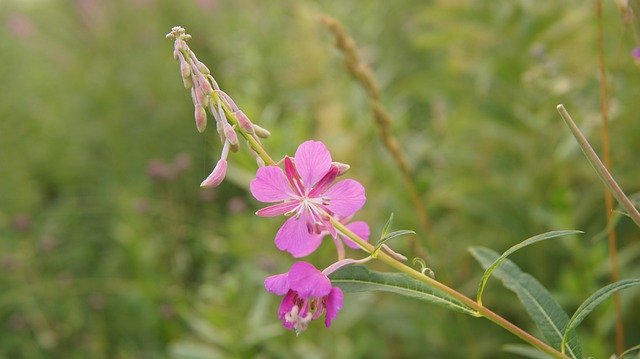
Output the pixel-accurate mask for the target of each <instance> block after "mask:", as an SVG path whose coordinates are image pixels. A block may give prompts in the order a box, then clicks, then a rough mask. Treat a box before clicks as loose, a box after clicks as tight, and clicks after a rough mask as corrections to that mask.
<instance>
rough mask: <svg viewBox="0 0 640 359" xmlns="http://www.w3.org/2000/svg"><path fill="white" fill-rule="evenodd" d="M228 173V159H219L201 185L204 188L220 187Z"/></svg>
mask: <svg viewBox="0 0 640 359" xmlns="http://www.w3.org/2000/svg"><path fill="white" fill-rule="evenodd" d="M226 174H227V161H226V160H223V159H221V160H219V161H218V163H216V166H215V167H214V168H213V171H211V174H210V175H209V176H208V177H207V178H206V179H205V180H204V181H202V183H200V187H202V188H213V187H218V186H219V185H220V183H222V181H223V180H224V176H225V175H226Z"/></svg>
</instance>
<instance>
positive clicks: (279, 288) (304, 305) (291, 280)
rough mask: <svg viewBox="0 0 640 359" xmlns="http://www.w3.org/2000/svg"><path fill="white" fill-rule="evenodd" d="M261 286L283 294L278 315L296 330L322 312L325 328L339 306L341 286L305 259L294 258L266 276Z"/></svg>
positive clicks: (300, 330)
mask: <svg viewBox="0 0 640 359" xmlns="http://www.w3.org/2000/svg"><path fill="white" fill-rule="evenodd" d="M264 286H265V288H266V289H267V290H268V291H269V292H271V293H274V294H276V295H283V296H284V298H283V299H282V303H280V308H279V309H278V318H279V319H280V321H281V322H282V325H283V326H284V327H285V328H287V329H289V330H295V331H296V334H300V332H303V331H304V330H305V329H307V325H308V324H309V322H310V321H312V320H315V319H318V318H319V317H320V316H321V315H322V314H323V313H325V320H324V324H325V326H326V327H327V328H329V327H330V326H331V322H332V321H333V320H334V319H335V318H336V316H337V315H338V312H339V311H340V309H342V298H343V296H342V290H341V289H340V288H338V287H332V286H331V281H330V280H329V278H328V277H327V276H326V274H324V273H323V272H321V271H319V270H318V269H316V267H314V266H313V265H312V264H310V263H307V262H296V263H294V264H293V265H292V266H291V268H290V269H289V271H288V272H286V273H282V274H277V275H273V276H270V277H267V278H266V279H265V280H264Z"/></svg>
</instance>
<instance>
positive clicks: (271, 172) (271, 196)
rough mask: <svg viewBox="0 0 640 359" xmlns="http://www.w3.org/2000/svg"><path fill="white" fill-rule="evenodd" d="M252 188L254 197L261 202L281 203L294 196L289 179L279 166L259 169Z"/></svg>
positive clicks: (252, 182)
mask: <svg viewBox="0 0 640 359" xmlns="http://www.w3.org/2000/svg"><path fill="white" fill-rule="evenodd" d="M250 187H251V194H252V195H253V197H255V198H256V199H257V200H258V201H261V202H279V201H284V200H285V199H288V198H291V197H292V196H293V191H292V190H291V187H290V186H289V182H288V181H287V177H286V176H285V175H284V173H283V172H282V169H280V167H277V166H265V167H260V168H258V172H256V178H255V179H254V180H253V181H251V185H250Z"/></svg>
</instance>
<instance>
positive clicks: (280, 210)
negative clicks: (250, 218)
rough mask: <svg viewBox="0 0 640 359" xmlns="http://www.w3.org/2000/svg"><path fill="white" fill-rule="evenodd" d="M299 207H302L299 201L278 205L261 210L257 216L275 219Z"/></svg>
mask: <svg viewBox="0 0 640 359" xmlns="http://www.w3.org/2000/svg"><path fill="white" fill-rule="evenodd" d="M298 205H300V202H298V201H292V202H284V203H278V204H274V205H272V206H268V207H264V208H262V209H259V210H258V211H257V212H256V215H258V216H260V217H275V216H279V215H281V214H285V213H287V212H289V211H291V210H293V209H295V208H296V207H298Z"/></svg>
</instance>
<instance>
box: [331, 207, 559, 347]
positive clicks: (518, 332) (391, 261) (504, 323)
mask: <svg viewBox="0 0 640 359" xmlns="http://www.w3.org/2000/svg"><path fill="white" fill-rule="evenodd" d="M329 220H330V221H331V223H332V224H333V226H334V227H335V228H336V229H337V230H339V231H340V232H342V233H343V234H344V235H346V236H347V237H349V239H351V240H352V241H354V242H355V243H357V244H358V245H359V246H360V247H361V248H362V249H363V250H365V251H366V252H368V253H372V252H373V251H374V249H375V248H374V247H373V246H372V245H371V244H369V243H368V242H366V241H365V240H364V239H362V238H360V237H359V236H358V235H356V234H355V233H353V232H352V231H350V230H349V229H348V228H347V227H346V226H345V225H343V224H342V223H340V222H339V221H338V220H336V219H335V218H333V217H329ZM376 258H377V259H379V260H381V261H382V262H384V263H386V264H387V265H389V266H391V267H393V268H395V269H397V270H399V271H400V272H403V273H405V274H407V275H409V276H410V277H412V278H414V279H417V280H419V281H421V282H423V283H426V284H427V285H430V286H431V287H433V288H436V289H439V290H441V291H443V292H445V293H447V294H449V295H450V296H452V297H454V298H456V299H458V300H459V301H461V302H462V303H464V304H466V305H467V306H469V307H471V308H473V309H474V310H476V311H477V312H478V314H479V315H480V316H483V317H485V318H487V319H488V320H490V321H492V322H494V323H495V324H497V325H499V326H501V327H502V328H504V329H506V330H507V331H509V332H511V333H512V334H514V335H515V336H517V337H518V338H520V339H522V340H524V341H525V342H527V343H529V344H531V345H533V346H534V347H536V348H538V349H540V350H541V351H543V352H545V353H547V354H549V355H551V356H552V357H554V358H568V357H567V356H566V355H564V354H562V353H561V352H559V351H557V350H556V349H554V348H553V347H551V346H549V345H548V344H547V343H544V342H543V341H541V340H540V339H538V338H536V337H534V336H533V335H531V334H529V333H527V332H526V331H524V330H522V329H521V328H520V327H518V326H516V325H514V324H513V323H511V322H509V321H508V320H506V319H504V318H503V317H501V316H500V315H498V314H496V313H494V312H493V311H491V310H490V309H488V308H486V307H484V306H482V305H480V304H478V303H477V302H476V301H474V300H473V299H471V298H469V297H467V296H466V295H464V294H462V293H460V292H458V291H456V290H455V289H453V288H451V287H449V286H447V285H445V284H443V283H440V282H438V281H437V280H435V279H433V278H431V277H429V276H426V275H424V274H422V273H420V272H418V271H416V270H415V269H413V268H411V267H409V266H407V265H405V264H404V263H402V262H399V261H398V260H396V259H395V258H393V257H391V256H390V255H388V254H386V253H384V252H382V251H380V252H378V254H377V257H376Z"/></svg>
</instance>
